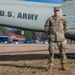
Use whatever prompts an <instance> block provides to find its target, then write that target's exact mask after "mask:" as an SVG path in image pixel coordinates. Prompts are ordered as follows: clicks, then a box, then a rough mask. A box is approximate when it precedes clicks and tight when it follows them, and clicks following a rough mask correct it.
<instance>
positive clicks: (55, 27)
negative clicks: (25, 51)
mask: <svg viewBox="0 0 75 75" xmlns="http://www.w3.org/2000/svg"><path fill="white" fill-rule="evenodd" d="M44 28H45V31H46V32H47V33H48V34H49V35H50V38H51V39H50V40H51V41H62V40H64V33H65V31H66V30H67V29H68V28H69V27H68V25H67V22H66V20H65V19H64V17H63V16H59V17H56V16H54V15H53V16H52V17H49V18H48V19H47V21H46V23H45V27H44Z"/></svg>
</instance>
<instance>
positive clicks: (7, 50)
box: [0, 44, 75, 57]
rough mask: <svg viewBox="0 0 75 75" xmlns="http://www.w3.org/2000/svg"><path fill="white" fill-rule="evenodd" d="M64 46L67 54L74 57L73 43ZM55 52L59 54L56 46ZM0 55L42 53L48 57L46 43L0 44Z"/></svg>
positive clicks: (74, 47)
mask: <svg viewBox="0 0 75 75" xmlns="http://www.w3.org/2000/svg"><path fill="white" fill-rule="evenodd" d="M65 47H66V48H65V49H66V51H65V52H66V54H67V56H70V57H75V44H72V45H70V44H66V45H65ZM55 54H56V55H58V56H59V50H58V48H57V47H56V50H55ZM0 55H38V56H39V55H44V56H47V57H48V56H49V51H48V44H0Z"/></svg>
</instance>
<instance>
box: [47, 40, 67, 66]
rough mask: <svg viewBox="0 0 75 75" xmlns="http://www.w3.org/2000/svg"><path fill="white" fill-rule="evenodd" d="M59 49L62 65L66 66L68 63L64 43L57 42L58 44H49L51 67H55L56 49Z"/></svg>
mask: <svg viewBox="0 0 75 75" xmlns="http://www.w3.org/2000/svg"><path fill="white" fill-rule="evenodd" d="M56 45H57V47H58V49H59V52H60V56H61V60H60V62H61V64H65V63H66V60H67V59H66V54H65V47H64V42H63V41H57V42H50V43H49V54H50V58H49V63H48V64H49V66H52V65H53V61H54V52H55V47H56Z"/></svg>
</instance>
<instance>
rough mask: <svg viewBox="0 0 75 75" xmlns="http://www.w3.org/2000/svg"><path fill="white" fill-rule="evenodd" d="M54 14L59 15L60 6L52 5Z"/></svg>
mask: <svg viewBox="0 0 75 75" xmlns="http://www.w3.org/2000/svg"><path fill="white" fill-rule="evenodd" d="M54 15H55V16H59V15H60V7H54Z"/></svg>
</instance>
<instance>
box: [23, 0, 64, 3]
mask: <svg viewBox="0 0 75 75" xmlns="http://www.w3.org/2000/svg"><path fill="white" fill-rule="evenodd" d="M23 1H33V2H46V3H61V2H62V1H63V0H23Z"/></svg>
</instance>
